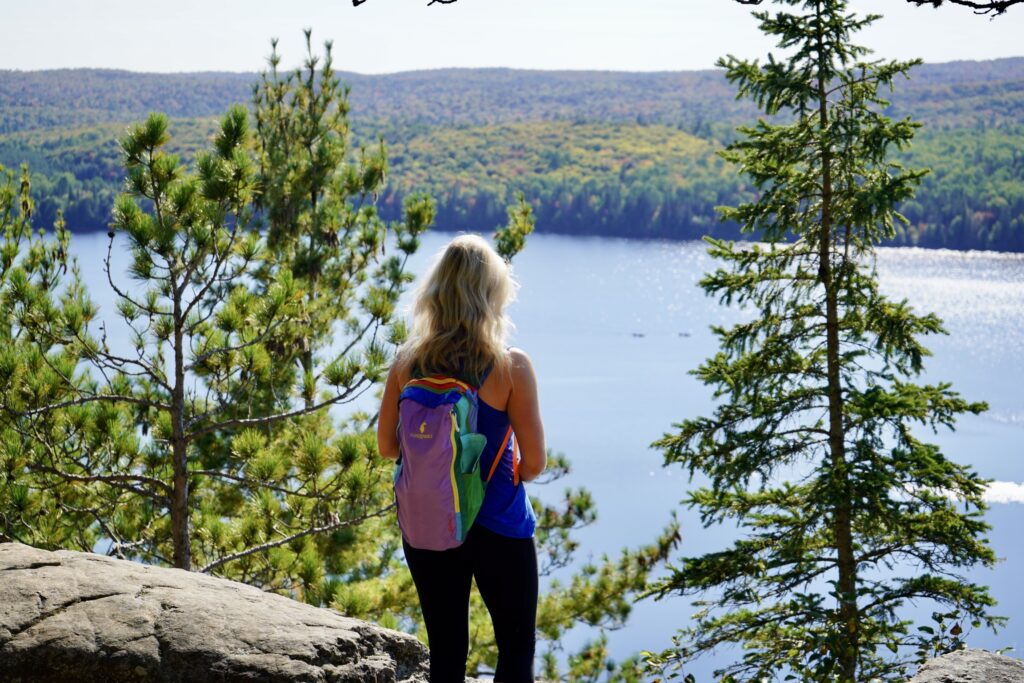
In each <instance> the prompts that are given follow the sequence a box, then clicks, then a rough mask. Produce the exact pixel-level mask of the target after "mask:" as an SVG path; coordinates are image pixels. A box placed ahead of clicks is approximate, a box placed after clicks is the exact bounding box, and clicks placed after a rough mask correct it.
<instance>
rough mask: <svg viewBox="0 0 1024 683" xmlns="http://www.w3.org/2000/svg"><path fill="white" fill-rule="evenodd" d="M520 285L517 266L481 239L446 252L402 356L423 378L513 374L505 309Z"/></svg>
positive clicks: (420, 293)
mask: <svg viewBox="0 0 1024 683" xmlns="http://www.w3.org/2000/svg"><path fill="white" fill-rule="evenodd" d="M518 288H519V283H517V282H516V281H515V278H514V277H513V276H512V271H511V267H510V266H509V265H508V264H506V263H505V261H503V260H502V258H501V257H500V256H498V254H497V253H496V252H495V251H494V249H493V248H492V247H491V245H490V244H488V243H487V242H486V241H485V240H484V239H483V238H481V237H479V236H478V235H459V236H458V237H456V238H455V239H453V240H452V241H451V242H449V243H448V245H447V246H446V247H445V248H444V249H442V250H441V251H440V252H439V253H438V255H437V257H436V259H435V261H434V265H433V267H432V268H431V269H430V272H429V273H427V275H426V277H424V278H423V280H422V281H421V283H420V285H419V287H418V289H417V291H416V296H415V300H414V303H413V305H412V334H411V335H410V338H409V340H408V341H407V342H406V343H405V345H404V346H403V347H402V352H401V356H402V358H403V360H404V361H405V362H408V363H409V367H410V370H411V371H412V372H413V373H417V374H429V373H431V372H445V373H458V372H462V373H464V374H465V375H467V379H470V378H471V379H472V381H477V380H478V379H479V378H480V376H481V375H482V374H483V373H484V371H485V370H487V368H488V367H493V368H494V369H499V370H507V367H508V354H507V353H506V352H505V340H506V337H507V336H508V332H509V331H510V330H511V328H512V321H511V320H509V318H508V316H507V315H506V314H505V308H506V306H508V304H509V303H510V302H512V301H513V300H514V299H515V294H516V290H517V289H518Z"/></svg>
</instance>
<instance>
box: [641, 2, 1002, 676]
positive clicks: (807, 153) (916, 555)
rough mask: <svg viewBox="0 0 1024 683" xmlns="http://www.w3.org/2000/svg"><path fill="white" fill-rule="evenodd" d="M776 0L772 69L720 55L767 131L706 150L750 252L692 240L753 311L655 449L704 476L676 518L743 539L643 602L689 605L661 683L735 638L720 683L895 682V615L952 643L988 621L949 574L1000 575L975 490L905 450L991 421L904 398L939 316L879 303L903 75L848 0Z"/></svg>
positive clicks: (916, 387) (969, 477)
mask: <svg viewBox="0 0 1024 683" xmlns="http://www.w3.org/2000/svg"><path fill="white" fill-rule="evenodd" d="M775 1H776V3H777V4H780V5H782V6H783V7H782V9H781V11H778V12H777V13H769V12H767V11H765V12H755V13H754V16H755V17H756V18H757V19H758V21H759V22H760V28H761V30H762V31H763V32H764V33H766V34H768V35H770V36H775V37H777V38H778V46H779V47H780V48H781V49H782V50H784V56H783V57H782V58H776V57H775V56H769V58H768V61H767V62H766V63H763V64H761V63H759V62H757V61H754V62H750V61H743V60H739V59H737V58H735V57H731V56H730V57H727V58H724V59H722V60H720V61H719V66H722V67H724V68H725V69H726V75H727V77H728V79H729V81H730V82H732V83H734V84H736V85H737V87H738V94H739V96H740V97H750V98H751V99H753V100H754V101H756V102H757V104H758V105H759V106H760V107H761V108H762V110H763V111H764V112H765V114H766V115H768V116H769V117H772V118H771V119H768V120H766V119H761V120H759V121H758V122H757V124H756V125H754V126H750V127H745V128H741V129H740V133H741V138H740V139H739V140H738V141H737V142H735V143H733V144H732V145H730V146H729V147H728V148H727V150H726V151H725V152H724V153H723V156H724V157H725V158H726V159H727V160H729V161H731V162H733V163H735V164H736V165H737V166H738V167H739V169H740V170H741V171H742V172H744V173H746V174H747V175H748V177H749V178H750V179H751V180H752V181H753V183H754V185H755V186H756V187H757V189H758V196H757V198H756V200H755V201H752V202H751V203H748V204H743V205H741V206H738V207H733V208H725V209H723V210H721V214H722V218H723V219H726V220H734V221H736V222H737V223H739V224H740V225H741V226H743V228H744V229H745V231H747V232H749V233H750V234H751V235H752V236H756V237H758V238H760V240H762V241H761V242H755V243H739V244H737V243H733V242H726V241H721V240H714V239H708V242H709V243H710V249H709V251H710V254H711V255H712V256H713V257H714V258H716V259H718V260H719V261H720V262H721V265H720V267H718V268H717V269H716V270H715V271H714V272H711V273H709V274H707V275H706V276H705V277H704V278H703V279H702V281H701V286H702V288H703V289H704V291H705V292H706V293H707V294H708V295H711V296H715V297H717V298H718V299H719V300H720V301H721V302H722V303H723V304H739V305H741V306H743V307H744V308H745V309H746V310H747V311H749V313H750V314H751V315H750V316H748V318H747V319H746V320H744V321H743V322H740V323H738V324H736V325H733V326H731V327H715V328H713V330H714V332H715V334H716V335H717V337H718V339H719V343H720V349H719V351H718V352H717V353H716V354H715V355H714V356H713V357H711V358H709V359H707V360H706V361H705V362H704V363H703V364H702V365H701V366H700V367H699V368H698V369H697V370H696V371H695V374H696V376H697V377H698V378H700V380H701V381H702V382H703V383H705V384H706V385H708V386H710V387H712V388H713V390H714V396H715V398H716V400H717V405H716V406H715V408H714V410H713V412H712V414H711V415H710V416H709V417H698V418H693V419H687V420H684V421H682V422H681V423H679V424H677V425H675V427H676V430H677V431H675V432H673V433H670V434H666V435H665V437H664V438H663V439H661V440H659V441H658V442H656V444H655V446H656V447H658V448H660V449H663V450H664V453H665V463H666V466H680V467H682V468H683V469H685V470H687V471H688V472H689V474H690V476H691V478H692V477H693V476H694V475H700V476H701V478H702V480H703V479H704V478H706V484H705V485H703V486H701V487H700V488H697V489H696V490H693V491H691V492H689V493H688V494H687V496H686V498H685V499H684V503H685V504H687V505H688V506H690V507H693V508H696V509H697V510H699V512H700V516H701V520H702V522H703V523H704V525H705V526H711V525H715V524H720V523H726V524H733V525H736V527H738V532H739V534H740V538H739V539H738V540H737V541H735V542H734V543H733V544H732V545H731V546H730V547H728V548H726V549H723V550H720V551H717V552H712V553H708V554H705V555H702V556H695V557H684V558H682V559H681V560H679V562H678V564H677V565H676V566H675V567H674V568H673V570H672V571H671V573H670V575H669V576H667V577H666V578H665V579H664V581H662V582H660V583H658V584H656V585H654V586H653V587H652V592H653V593H654V594H656V595H658V596H667V595H672V594H682V595H694V596H699V597H700V599H698V600H697V601H696V602H695V603H694V605H695V606H696V607H697V608H698V611H697V612H696V614H695V615H694V617H693V623H692V625H690V626H688V627H686V628H683V629H682V630H681V631H680V632H679V634H678V635H677V637H676V639H675V646H674V647H673V648H671V649H669V650H668V651H666V652H664V653H662V654H661V655H659V656H656V657H653V658H652V663H653V664H654V665H655V666H656V667H667V669H668V670H670V671H675V672H677V673H678V671H679V669H680V668H681V667H682V666H684V665H685V664H686V663H688V662H690V661H692V660H693V659H694V658H696V657H698V656H700V655H702V654H706V653H708V652H711V651H712V650H714V649H715V648H717V647H718V646H720V645H724V644H734V645H737V646H739V647H740V648H742V651H743V654H742V657H741V658H740V659H738V660H737V661H734V662H732V663H729V664H727V665H724V666H722V667H721V668H720V670H719V671H718V673H717V674H716V675H718V676H721V677H722V680H728V681H761V680H765V679H767V680H779V679H781V678H783V677H786V678H787V679H788V680H805V681H839V682H842V683H855V682H857V681H869V680H903V678H904V677H905V673H906V668H907V666H908V664H910V663H911V662H912V661H913V660H914V659H915V658H916V657H917V656H918V654H917V651H918V647H919V646H920V645H921V643H922V642H924V641H928V640H929V638H930V637H929V636H928V634H927V631H925V632H923V635H922V633H921V632H915V631H914V630H912V626H913V624H912V623H911V622H910V621H909V620H908V618H907V617H906V615H905V612H904V610H905V609H906V608H907V606H908V605H909V604H911V603H917V602H918V601H925V603H926V604H932V605H934V606H935V607H936V608H937V609H939V610H947V609H948V610H951V612H952V613H955V614H956V615H957V617H958V622H957V628H958V629H959V628H963V627H964V626H965V624H964V621H968V622H973V623H974V624H975V625H980V624H984V625H986V626H990V627H992V626H996V625H998V623H999V619H998V618H996V617H993V616H991V615H990V613H989V608H990V607H991V606H992V605H993V600H992V598H991V597H990V596H989V594H988V591H987V589H986V588H985V587H983V586H980V585H978V584H976V583H974V582H973V581H971V580H969V579H968V578H966V577H965V576H964V575H963V572H964V571H965V570H969V569H971V568H973V567H975V566H977V565H981V566H989V565H991V564H992V563H993V562H994V560H995V556H994V554H993V552H992V550H991V548H989V546H988V545H987V541H986V540H985V538H984V535H985V532H986V530H987V528H988V527H987V526H986V524H985V522H984V521H983V519H982V512H983V511H984V509H985V505H984V502H983V500H982V494H983V491H984V486H985V482H984V481H983V480H982V479H981V478H980V477H979V476H978V475H977V474H976V473H974V472H973V471H972V470H971V469H970V468H968V467H966V466H963V465H959V464H956V463H954V462H952V461H950V460H949V459H947V458H946V457H945V456H944V455H943V454H942V453H941V452H940V450H939V448H938V447H937V446H935V445H933V444H930V443H927V442H926V441H925V440H923V438H922V436H921V435H920V430H921V428H922V427H923V428H931V429H937V428H942V427H950V428H951V427H952V426H953V424H954V422H955V420H956V417H957V416H958V415H959V414H962V413H965V412H972V413H978V412H980V411H982V410H984V409H985V407H986V406H985V405H984V404H983V403H973V402H968V401H966V400H964V399H963V398H961V397H960V396H959V395H958V394H957V393H956V392H955V391H953V390H952V389H951V387H950V385H949V384H947V383H936V384H921V383H915V377H916V376H918V375H919V374H920V372H921V370H922V362H923V360H924V358H925V357H926V356H927V355H928V351H927V350H926V348H925V347H924V346H923V344H922V340H921V338H922V337H923V336H926V335H929V334H936V333H941V332H943V328H942V325H941V321H940V320H939V319H938V318H937V317H936V316H934V315H932V314H920V313H917V312H915V311H914V310H913V308H912V307H911V305H910V304H909V303H908V302H907V301H894V300H891V299H889V298H888V297H886V296H884V295H883V294H882V293H881V292H880V291H879V286H878V278H877V274H876V271H875V268H874V250H875V247H876V245H877V244H878V243H879V242H880V241H881V240H884V239H886V238H887V237H890V236H892V234H893V231H894V227H895V226H896V225H897V224H898V223H899V221H900V220H901V218H902V217H901V216H900V215H899V214H898V213H897V212H896V210H895V208H894V207H895V206H896V205H897V204H898V203H899V202H901V201H904V200H906V199H908V198H910V197H911V196H912V195H913V192H914V188H915V186H916V185H917V183H918V181H919V179H920V178H921V176H922V175H923V174H924V172H923V171H919V170H910V169H905V168H902V167H901V166H899V165H898V164H896V163H893V162H892V161H891V160H890V158H889V155H890V153H891V152H892V151H893V150H896V149H901V148H903V147H905V146H907V145H908V144H909V143H910V142H911V139H912V137H913V134H914V131H915V129H916V127H917V125H916V124H914V123H913V122H911V121H910V120H909V119H906V120H898V121H894V120H891V119H889V118H887V117H886V116H885V115H884V114H883V110H884V108H885V106H886V105H887V102H886V101H885V100H884V99H883V98H882V90H883V89H884V88H889V89H891V88H892V87H893V84H894V81H895V79H897V77H901V76H904V75H906V74H907V72H908V70H909V69H910V68H911V67H912V66H913V65H914V64H915V62H898V61H882V60H877V61H868V60H867V59H866V57H865V55H866V54H867V53H868V50H866V49H865V48H863V47H859V46H856V45H854V44H853V43H851V38H852V36H853V34H854V33H856V32H857V31H858V30H860V29H862V28H864V27H866V26H867V25H869V24H870V23H871V22H873V21H875V20H876V19H877V18H878V17H875V16H866V17H858V16H856V15H854V14H852V13H851V12H849V11H848V7H847V3H846V2H844V1H843V0H775ZM947 614H948V612H947ZM922 628H924V629H928V628H929V627H922ZM940 635H944V636H948V635H949V634H940ZM952 635H954V636H955V635H956V633H953V634H952Z"/></svg>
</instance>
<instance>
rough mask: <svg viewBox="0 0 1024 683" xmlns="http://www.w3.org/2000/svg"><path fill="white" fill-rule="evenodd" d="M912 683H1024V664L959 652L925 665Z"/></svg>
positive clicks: (980, 653) (978, 652) (986, 654)
mask: <svg viewBox="0 0 1024 683" xmlns="http://www.w3.org/2000/svg"><path fill="white" fill-rule="evenodd" d="M909 683H1024V662H1022V661H1021V660H1019V659H1014V658H1013V657H1007V656H1006V655H1000V654H996V653H995V652H988V651H987V650H970V649H968V650H957V651H956V652H950V653H949V654H947V655H942V656H941V657H936V658H935V659H933V660H931V661H929V662H927V663H925V664H923V665H922V666H921V668H920V669H919V670H918V672H917V675H916V676H914V677H913V678H912V679H910V681H909Z"/></svg>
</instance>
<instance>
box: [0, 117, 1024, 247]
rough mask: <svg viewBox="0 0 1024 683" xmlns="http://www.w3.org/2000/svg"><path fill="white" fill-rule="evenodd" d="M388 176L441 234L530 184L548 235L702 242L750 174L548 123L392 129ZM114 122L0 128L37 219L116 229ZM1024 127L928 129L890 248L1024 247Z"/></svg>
mask: <svg viewBox="0 0 1024 683" xmlns="http://www.w3.org/2000/svg"><path fill="white" fill-rule="evenodd" d="M172 127H173V129H174V133H175V135H174V137H173V138H172V140H171V143H169V144H170V147H171V150H170V151H172V152H174V153H178V154H181V155H182V157H183V158H184V159H189V158H191V156H192V155H193V154H194V153H195V151H196V150H198V149H201V148H202V147H204V146H205V145H206V141H207V140H208V139H209V138H210V136H211V135H212V134H213V132H214V130H215V127H216V120H215V119H212V118H199V119H179V120H175V121H174V122H173V123H172ZM385 130H386V131H387V132H386V133H385V138H386V140H387V141H388V151H389V162H388V163H389V178H388V183H387V184H386V185H385V188H384V190H383V193H382V194H381V196H380V197H379V206H380V210H381V213H382V215H383V216H385V217H387V218H389V219H393V218H397V217H398V215H399V212H400V209H401V206H402V200H403V198H404V197H405V196H406V195H408V194H409V193H410V192H412V191H415V190H425V191H428V192H430V193H431V195H432V196H433V197H435V199H436V201H437V209H438V215H437V225H438V226H439V227H440V228H441V229H446V230H458V229H477V230H490V229H492V228H493V227H494V226H496V225H498V224H503V223H504V222H505V220H506V215H505V211H506V207H507V206H508V205H509V204H510V203H512V202H513V201H514V198H515V195H516V193H517V192H523V193H524V195H525V196H526V198H527V200H528V201H530V203H531V204H532V205H533V207H534V211H535V214H536V217H537V224H538V230H540V231H542V232H558V233H563V234H578V235H614V236H633V237H662V238H672V239H696V238H700V237H701V236H703V235H705V234H709V233H711V234H717V235H720V236H726V237H731V236H737V235H738V234H739V233H738V230H737V229H736V227H735V226H734V225H731V224H729V223H725V224H723V223H720V222H719V221H718V218H717V216H716V215H715V211H714V207H715V206H718V205H722V204H735V203H738V202H741V201H747V200H749V198H750V190H749V186H748V184H747V183H746V181H745V180H744V179H743V178H742V177H741V176H739V175H737V173H736V172H735V170H734V169H733V167H731V166H730V165H729V164H728V163H726V162H724V161H723V160H722V159H721V158H719V157H718V156H717V155H716V154H715V151H716V150H717V149H719V148H720V147H721V144H720V143H718V142H716V141H712V140H708V139H705V138H701V137H698V136H694V135H691V134H690V133H687V132H684V131H682V130H679V129H678V128H676V127H671V126H665V125H658V124H652V125H640V124H636V123H574V122H571V121H541V122H531V123H509V124H493V125H485V126H456V127H428V126H421V125H405V126H403V125H399V124H392V125H391V126H390V127H388V128H386V129H385ZM122 132H123V126H122V125H121V124H117V123H107V124H102V125H98V126H93V127H88V128H79V129H76V130H72V131H68V130H63V129H54V130H48V131H25V132H21V133H16V134H11V135H6V136H0V163H3V164H5V165H7V166H9V167H16V165H17V164H18V163H20V162H22V161H27V162H29V164H30V167H31V169H32V174H33V184H34V187H35V188H36V190H37V192H38V195H37V196H38V200H37V208H36V214H37V216H38V217H39V218H40V220H41V221H42V222H43V224H49V223H51V222H52V220H53V219H54V218H55V216H56V212H57V209H58V208H59V207H61V206H63V207H64V215H65V218H66V220H67V223H68V226H69V228H70V229H71V230H72V231H74V232H82V231H90V230H106V229H107V224H108V223H109V221H110V215H111V214H110V210H111V207H112V206H113V201H114V197H115V196H116V194H117V192H118V191H119V184H120V180H119V177H120V176H119V164H120V157H119V151H118V147H117V143H116V138H117V137H118V135H120V134H121V133H122ZM1021 150H1024V125H1020V124H1017V125H999V126H994V127H989V126H983V125H978V126H975V127H973V128H958V129H948V130H941V129H928V128H926V129H924V130H922V131H921V132H920V133H919V134H918V136H917V137H916V138H915V141H914V144H913V146H912V147H911V148H910V149H909V151H907V152H905V153H903V154H902V155H901V156H900V157H899V158H900V159H901V160H902V161H904V162H906V163H908V164H910V165H912V166H921V167H927V168H931V169H932V172H931V173H930V174H928V175H927V176H925V178H924V179H923V181H922V187H921V190H920V192H919V193H918V195H917V197H916V198H915V199H913V200H912V201H908V202H906V203H905V204H904V205H902V210H903V211H904V212H905V213H906V215H907V218H908V219H909V220H910V223H911V225H910V226H909V227H908V228H906V229H904V230H902V231H901V232H900V233H899V234H898V235H897V237H896V239H895V240H893V242H892V243H894V244H904V245H920V246H927V247H946V248H955V249H999V250H1004V251H1021V250H1022V249H1024V152H1022V151H1021Z"/></svg>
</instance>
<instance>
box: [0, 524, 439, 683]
mask: <svg viewBox="0 0 1024 683" xmlns="http://www.w3.org/2000/svg"><path fill="white" fill-rule="evenodd" d="M426 662H427V651H426V649H425V648H424V647H423V645H422V644H420V642H419V641H418V640H416V638H414V637H413V636H410V635H408V634H405V633H400V632H398V631H392V630H389V629H384V628H380V627H378V626H374V625H372V624H368V623H366V622H363V621H359V620H356V619H351V618H348V617H345V616H342V615H341V614H339V613H337V612H335V611H332V610H328V609H320V608H317V607H313V606H311V605H306V604H303V603H300V602H296V601H294V600H290V599H288V598H286V597H283V596H280V595H273V594H270V593H266V592H264V591H261V590H259V589H258V588H255V587H253V586H248V585H245V584H242V583H236V582H234V581H227V580H225V579H218V578H215V577H211V576H206V575H202V574H198V573H195V572H186V571H183V570H180V569H166V568H161V567H151V566H147V565H143V564H139V563H136V562H127V561H124V560H118V559H114V558H111V557H106V556H103V555H94V554H90V553H78V552H73V551H67V550H60V551H56V552H49V551H46V550H39V549H37V548H32V547H30V546H26V545H22V544H20V543H0V680H3V681H10V682H12V683H14V682H16V681H23V682H25V683H28V682H29V681H32V682H40V683H42V682H47V681H69V680H74V681H78V682H79V683H92V682H94V681H96V682H100V681H102V683H111V682H112V681H160V682H167V683H179V682H181V683H184V682H185V681H190V682H203V681H218V682H223V683H231V682H234V681H246V682H247V683H254V682H256V681H261V682H266V683H276V682H278V681H288V682H289V683H305V682H309V683H328V682H330V683H364V682H365V683H414V682H421V681H426V670H427V669H426Z"/></svg>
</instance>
